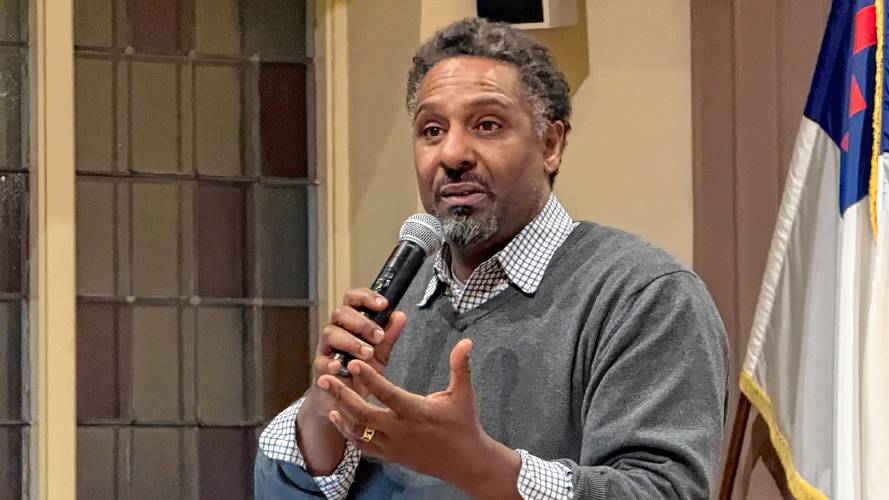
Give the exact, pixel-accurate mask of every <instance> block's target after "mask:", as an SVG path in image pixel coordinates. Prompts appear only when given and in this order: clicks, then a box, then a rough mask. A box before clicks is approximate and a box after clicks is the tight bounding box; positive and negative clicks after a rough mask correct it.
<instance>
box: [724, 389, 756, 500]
mask: <svg viewBox="0 0 889 500" xmlns="http://www.w3.org/2000/svg"><path fill="white" fill-rule="evenodd" d="M749 417H750V400H749V399H747V396H745V395H744V393H743V392H741V393H739V395H738V410H737V411H736V412H735V422H734V425H732V434H731V437H730V438H729V443H728V452H727V453H726V457H725V467H724V468H723V471H722V484H721V485H720V487H719V500H729V499H731V497H732V490H733V489H734V486H735V476H737V475H738V463H739V462H740V461H741V446H742V445H743V444H744V433H745V432H746V430H747V419H748V418H749Z"/></svg>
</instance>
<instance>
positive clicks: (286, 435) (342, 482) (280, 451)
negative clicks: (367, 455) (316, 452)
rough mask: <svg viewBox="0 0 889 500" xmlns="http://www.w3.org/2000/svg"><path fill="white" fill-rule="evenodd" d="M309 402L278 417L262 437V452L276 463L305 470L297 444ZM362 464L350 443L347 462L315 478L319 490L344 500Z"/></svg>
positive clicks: (301, 402)
mask: <svg viewBox="0 0 889 500" xmlns="http://www.w3.org/2000/svg"><path fill="white" fill-rule="evenodd" d="M304 402H305V398H300V399H299V400H297V401H296V402H295V403H293V404H292V405H290V407H288V408H287V409H286V410H284V411H282V412H281V413H279V414H278V416H276V417H275V418H274V419H273V420H272V421H271V423H269V425H268V426H267V427H266V428H265V430H263V431H262V434H261V435H260V436H259V449H260V450H262V452H263V453H265V455H266V456H267V457H269V458H271V459H272V460H281V461H283V462H289V463H292V464H295V465H297V466H299V467H302V468H303V469H305V467H306V462H305V460H304V459H303V455H302V452H301V451H300V450H299V446H297V444H296V416H297V414H299V409H300V408H301V407H302V405H303V403H304ZM359 461H361V450H359V449H358V448H357V447H355V445H353V444H352V443H350V442H348V441H346V452H345V453H344V454H343V461H342V462H340V464H339V465H338V466H337V467H336V469H335V470H334V471H333V473H331V474H330V475H327V476H313V477H312V479H313V480H314V481H315V484H317V485H318V489H320V490H321V492H322V493H324V496H325V497H327V498H328V499H330V500H340V499H343V498H345V497H346V495H347V494H348V493H349V487H350V486H352V481H353V480H354V479H355V470H356V469H357V468H358V462H359Z"/></svg>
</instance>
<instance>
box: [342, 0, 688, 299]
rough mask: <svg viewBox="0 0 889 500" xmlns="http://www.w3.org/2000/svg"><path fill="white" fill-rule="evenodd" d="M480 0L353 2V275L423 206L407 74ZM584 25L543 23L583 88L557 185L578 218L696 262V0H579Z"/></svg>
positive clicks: (355, 280) (366, 268)
mask: <svg viewBox="0 0 889 500" xmlns="http://www.w3.org/2000/svg"><path fill="white" fill-rule="evenodd" d="M473 12H474V1H471V0H420V1H399V2H379V1H375V0H351V1H350V2H349V13H348V16H349V23H348V25H349V32H348V39H349V50H348V64H349V69H348V71H349V122H350V127H349V146H350V151H349V162H350V172H351V179H350V187H351V196H350V210H349V212H350V219H351V220H350V225H351V228H352V232H351V244H350V245H351V249H350V255H351V258H352V260H351V273H350V274H351V278H352V284H353V285H366V284H368V283H369V282H370V280H371V279H372V278H373V277H374V275H375V273H376V271H377V270H378V268H379V266H380V265H381V262H382V260H383V259H384V258H385V257H386V255H388V252H389V250H390V249H391V246H392V245H393V244H394V241H395V239H396V237H397V232H398V228H399V226H400V224H401V221H402V220H403V219H404V218H405V217H406V216H407V215H409V214H410V213H412V212H414V211H417V210H418V206H419V205H418V202H417V196H416V192H415V186H414V173H413V159H412V153H411V147H410V135H409V125H408V119H407V116H406V114H405V112H404V105H403V102H404V81H405V77H406V74H407V71H408V67H409V64H410V58H411V55H412V54H413V51H414V50H415V49H416V47H417V45H418V44H419V43H420V41H421V40H423V39H426V38H427V37H428V36H429V35H431V34H432V33H433V32H434V31H435V30H436V29H438V28H440V27H443V26H444V25H446V24H448V23H449V22H451V21H454V20H456V19H460V18H462V17H465V16H468V15H472V14H473ZM578 13H579V23H578V25H576V26H573V27H568V28H559V29H555V30H546V31H535V32H532V34H533V35H534V36H536V37H538V38H539V39H540V40H541V41H543V42H544V43H546V44H547V45H549V46H550V47H551V48H552V49H553V52H554V54H555V55H556V57H557V59H558V60H559V62H560V64H561V65H562V67H563V69H564V71H565V73H566V76H567V78H568V80H569V83H571V85H572V89H573V94H574V109H575V114H574V119H573V125H574V130H573V131H572V133H571V135H570V136H569V146H568V149H567V151H566V155H565V159H564V161H563V165H562V171H561V173H560V175H559V178H558V180H557V182H556V192H557V194H558V195H559V197H560V198H561V200H562V201H563V202H564V203H565V205H567V207H568V208H569V210H570V211H571V213H572V215H574V216H575V217H576V218H578V219H588V220H595V221H599V222H602V223H605V224H609V225H613V226H616V227H620V228H623V229H626V230H628V231H631V232H634V233H637V234H640V235H642V236H643V237H645V238H647V239H649V240H650V241H652V242H654V243H656V244H658V245H660V246H662V247H664V248H665V249H667V250H668V251H669V252H671V253H672V254H674V255H675V256H677V257H678V258H680V259H681V260H683V261H685V262H687V263H691V261H692V184H691V89H690V82H691V78H690V55H689V51H690V45H689V44H690V42H689V3H688V0H669V1H667V0H664V1H658V2H651V1H643V0H633V1H630V0H597V1H590V2H587V3H586V4H585V3H584V2H583V1H581V2H580V3H579V12H578Z"/></svg>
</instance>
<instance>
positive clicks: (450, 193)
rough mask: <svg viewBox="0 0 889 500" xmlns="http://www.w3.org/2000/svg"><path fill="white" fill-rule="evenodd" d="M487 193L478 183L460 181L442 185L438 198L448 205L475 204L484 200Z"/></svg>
mask: <svg viewBox="0 0 889 500" xmlns="http://www.w3.org/2000/svg"><path fill="white" fill-rule="evenodd" d="M487 194H488V193H487V192H486V191H485V189H484V188H483V187H482V186H479V185H478V184H471V183H464V182H461V183H458V184H448V185H446V186H444V187H443V188H442V189H441V191H439V198H440V199H441V200H442V201H443V202H444V203H445V204H447V205H449V206H456V205H477V204H479V203H481V202H482V201H484V199H485V198H486V197H487Z"/></svg>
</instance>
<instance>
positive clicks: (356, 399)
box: [317, 376, 388, 441]
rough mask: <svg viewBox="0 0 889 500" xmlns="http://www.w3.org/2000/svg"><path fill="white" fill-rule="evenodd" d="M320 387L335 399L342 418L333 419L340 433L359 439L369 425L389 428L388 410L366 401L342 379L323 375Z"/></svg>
mask: <svg viewBox="0 0 889 500" xmlns="http://www.w3.org/2000/svg"><path fill="white" fill-rule="evenodd" d="M317 385H318V387H319V388H320V389H322V390H323V391H324V392H325V393H327V394H328V395H329V396H330V397H331V398H332V399H333V400H334V404H335V407H336V410H337V412H338V414H339V416H340V417H341V418H339V419H337V420H339V421H334V419H331V422H333V423H334V424H335V425H336V426H337V428H338V429H340V433H341V434H343V436H345V437H346V438H347V439H350V440H353V441H357V440H358V439H360V438H361V435H362V434H363V433H364V429H365V428H367V427H370V428H373V429H385V428H387V423H388V418H387V414H388V411H387V410H386V409H384V408H379V407H377V406H374V405H372V404H370V403H368V402H366V401H365V400H364V399H363V398H362V397H361V396H359V395H358V394H357V393H355V391H353V390H351V389H349V388H348V387H347V386H346V385H345V384H344V383H343V381H342V380H340V379H338V378H336V377H332V376H323V377H321V378H319V379H318V384H317Z"/></svg>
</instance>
